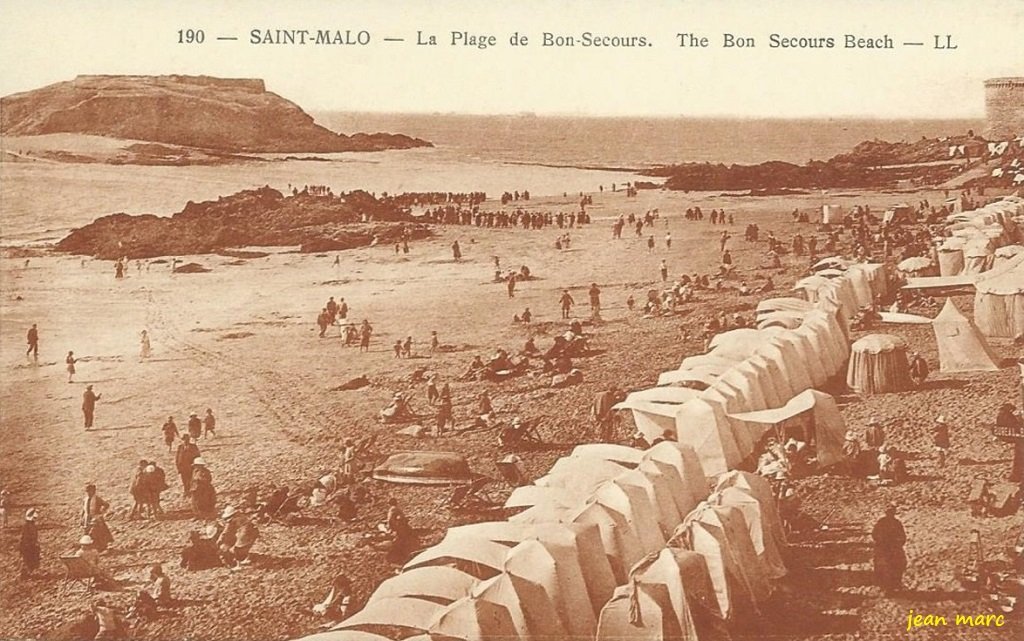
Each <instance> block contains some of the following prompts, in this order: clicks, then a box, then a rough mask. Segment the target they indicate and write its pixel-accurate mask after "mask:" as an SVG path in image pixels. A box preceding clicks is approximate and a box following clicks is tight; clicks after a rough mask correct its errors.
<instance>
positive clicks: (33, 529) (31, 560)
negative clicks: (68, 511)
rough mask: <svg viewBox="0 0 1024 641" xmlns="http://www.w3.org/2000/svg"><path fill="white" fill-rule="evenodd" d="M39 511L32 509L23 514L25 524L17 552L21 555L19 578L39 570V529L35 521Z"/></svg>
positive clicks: (22, 527)
mask: <svg viewBox="0 0 1024 641" xmlns="http://www.w3.org/2000/svg"><path fill="white" fill-rule="evenodd" d="M38 517H39V511H38V510H36V509H35V508H34V507H32V508H29V509H28V510H27V511H26V512H25V523H24V525H22V526H21V540H20V541H19V542H18V552H20V553H21V578H23V579H24V578H26V577H28V576H30V575H31V574H32V573H33V572H35V571H36V570H38V569H39V528H38V526H37V525H36V519H37V518H38Z"/></svg>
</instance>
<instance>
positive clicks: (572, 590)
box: [504, 539, 597, 638]
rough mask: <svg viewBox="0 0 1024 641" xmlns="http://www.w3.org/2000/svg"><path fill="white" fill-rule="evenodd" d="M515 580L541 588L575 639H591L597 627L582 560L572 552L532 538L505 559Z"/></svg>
mask: <svg viewBox="0 0 1024 641" xmlns="http://www.w3.org/2000/svg"><path fill="white" fill-rule="evenodd" d="M504 570H505V572H506V573H508V574H509V575H510V576H511V577H512V578H513V579H517V578H518V579H522V580H524V581H528V582H530V583H533V584H535V585H539V586H541V587H542V588H543V589H544V592H545V593H546V594H547V596H548V597H549V598H550V599H551V602H552V603H553V604H554V606H555V611H556V612H557V614H558V617H559V620H560V621H561V623H562V627H563V628H564V629H565V630H566V631H567V632H568V633H569V635H570V636H572V637H578V638H583V637H589V636H592V635H593V633H594V630H595V628H596V627H597V621H596V619H595V618H594V611H593V607H592V606H591V604H590V598H589V596H588V595H587V588H586V581H585V580H584V578H583V570H582V569H581V568H580V564H579V560H578V559H577V557H576V555H575V554H573V553H572V551H571V550H569V549H566V548H558V547H554V546H550V547H549V546H547V545H545V544H544V543H541V542H540V541H539V540H536V539H531V540H526V541H523V542H522V543H519V544H518V545H516V546H515V547H514V548H512V550H511V551H510V552H509V554H508V558H507V559H506V560H505V568H504Z"/></svg>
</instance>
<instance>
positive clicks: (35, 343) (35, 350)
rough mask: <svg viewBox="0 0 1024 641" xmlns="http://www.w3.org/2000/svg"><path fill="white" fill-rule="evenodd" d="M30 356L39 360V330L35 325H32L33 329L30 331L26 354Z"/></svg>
mask: <svg viewBox="0 0 1024 641" xmlns="http://www.w3.org/2000/svg"><path fill="white" fill-rule="evenodd" d="M29 355H31V356H32V358H35V359H36V360H38V359H39V329H38V328H37V327H36V324H35V323H32V328H31V329H29V330H28V351H27V352H25V356H29Z"/></svg>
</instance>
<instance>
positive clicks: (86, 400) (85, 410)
mask: <svg viewBox="0 0 1024 641" xmlns="http://www.w3.org/2000/svg"><path fill="white" fill-rule="evenodd" d="M98 400H100V395H99V394H97V393H95V392H93V391H92V385H86V386H85V393H83V394H82V414H83V415H84V416H85V429H89V428H90V427H92V419H93V416H94V415H95V413H96V401H98Z"/></svg>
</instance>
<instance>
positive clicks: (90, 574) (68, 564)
mask: <svg viewBox="0 0 1024 641" xmlns="http://www.w3.org/2000/svg"><path fill="white" fill-rule="evenodd" d="M60 560H61V563H63V564H64V569H65V570H66V572H65V574H64V582H63V584H62V586H61V593H66V592H69V591H71V589H72V588H74V587H75V586H76V585H81V586H82V587H84V588H85V590H86V592H92V591H93V590H94V589H95V588H96V579H98V578H100V574H99V573H98V572H97V571H96V568H94V567H93V566H92V564H90V563H89V562H88V561H86V560H85V559H83V558H81V557H78V556H62V557H60Z"/></svg>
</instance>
